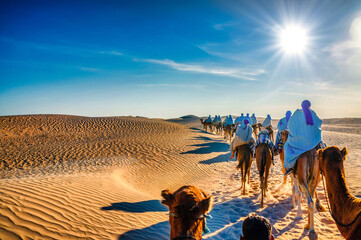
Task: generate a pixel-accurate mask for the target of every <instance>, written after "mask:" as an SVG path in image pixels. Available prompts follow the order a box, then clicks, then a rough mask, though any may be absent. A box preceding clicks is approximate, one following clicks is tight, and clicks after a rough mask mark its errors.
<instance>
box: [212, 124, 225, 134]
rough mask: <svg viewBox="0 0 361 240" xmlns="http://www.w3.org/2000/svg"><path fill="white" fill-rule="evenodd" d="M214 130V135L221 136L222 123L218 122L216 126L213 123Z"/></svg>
mask: <svg viewBox="0 0 361 240" xmlns="http://www.w3.org/2000/svg"><path fill="white" fill-rule="evenodd" d="M213 126H214V128H215V129H216V134H218V135H221V134H222V126H223V125H222V122H219V123H217V124H215V123H213Z"/></svg>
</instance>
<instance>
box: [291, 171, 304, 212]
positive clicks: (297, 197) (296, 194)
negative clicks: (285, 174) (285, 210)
mask: <svg viewBox="0 0 361 240" xmlns="http://www.w3.org/2000/svg"><path fill="white" fill-rule="evenodd" d="M291 179H292V182H293V187H292V206H293V207H295V206H296V201H297V215H296V219H303V217H302V207H301V197H302V194H301V191H300V187H299V185H298V181H297V179H296V178H295V177H294V175H293V174H292V175H291Z"/></svg>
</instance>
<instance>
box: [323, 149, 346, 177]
mask: <svg viewBox="0 0 361 240" xmlns="http://www.w3.org/2000/svg"><path fill="white" fill-rule="evenodd" d="M347 154H348V150H347V148H346V147H344V148H343V149H342V150H340V149H339V148H338V147H335V146H329V147H326V148H325V149H319V150H318V151H317V157H318V160H319V161H320V171H321V173H322V174H323V175H324V171H325V170H326V169H325V164H326V163H325V159H327V161H328V162H332V163H333V165H335V164H337V163H343V161H345V160H346V157H347Z"/></svg>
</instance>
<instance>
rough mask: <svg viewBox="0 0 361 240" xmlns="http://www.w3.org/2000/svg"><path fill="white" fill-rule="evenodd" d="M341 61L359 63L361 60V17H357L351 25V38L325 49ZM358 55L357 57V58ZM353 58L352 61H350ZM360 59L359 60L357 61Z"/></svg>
mask: <svg viewBox="0 0 361 240" xmlns="http://www.w3.org/2000/svg"><path fill="white" fill-rule="evenodd" d="M323 51H325V52H329V53H330V54H331V56H332V57H333V58H335V59H337V60H339V61H340V62H344V63H347V64H348V63H357V64H360V62H361V17H357V18H355V19H354V20H353V21H352V23H351V26H350V38H349V39H347V40H345V41H343V42H340V43H337V44H333V45H331V46H328V47H326V48H324V49H323ZM355 57H356V59H355ZM351 59H352V61H350V60H351ZM355 60H359V61H355Z"/></svg>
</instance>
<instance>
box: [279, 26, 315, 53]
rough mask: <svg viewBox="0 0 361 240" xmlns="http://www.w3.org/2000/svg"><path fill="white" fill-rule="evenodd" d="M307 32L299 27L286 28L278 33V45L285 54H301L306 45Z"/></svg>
mask: <svg viewBox="0 0 361 240" xmlns="http://www.w3.org/2000/svg"><path fill="white" fill-rule="evenodd" d="M308 38H309V37H308V35H307V31H306V30H305V29H304V28H303V27H301V26H287V27H285V28H283V29H281V31H280V36H279V44H280V46H281V48H282V49H283V51H284V52H285V53H287V54H302V53H303V52H304V51H305V50H306V48H307V45H308Z"/></svg>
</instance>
